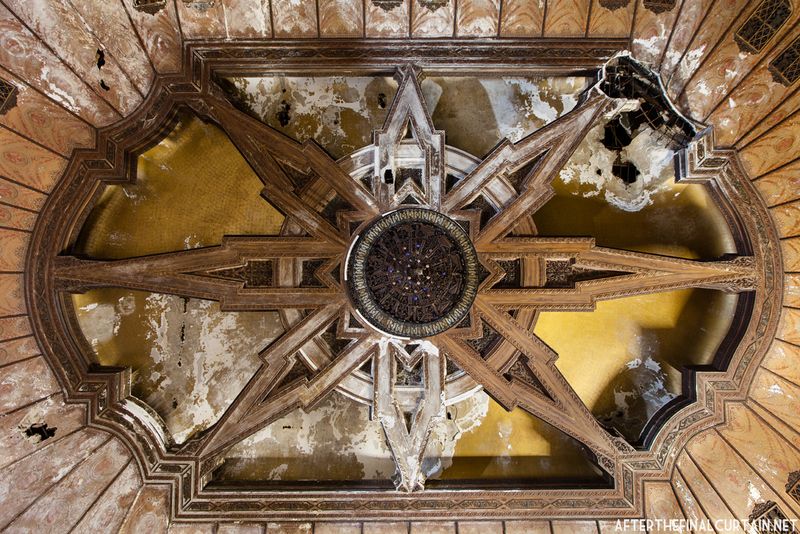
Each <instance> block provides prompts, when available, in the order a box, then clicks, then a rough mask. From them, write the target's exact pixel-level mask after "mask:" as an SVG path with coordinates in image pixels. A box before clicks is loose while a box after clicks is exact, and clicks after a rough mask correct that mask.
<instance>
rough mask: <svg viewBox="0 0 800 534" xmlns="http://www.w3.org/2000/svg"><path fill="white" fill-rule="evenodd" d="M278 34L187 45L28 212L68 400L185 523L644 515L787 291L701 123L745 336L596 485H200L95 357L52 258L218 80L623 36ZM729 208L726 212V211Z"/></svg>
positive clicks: (552, 57) (569, 47)
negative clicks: (732, 253) (738, 263)
mask: <svg viewBox="0 0 800 534" xmlns="http://www.w3.org/2000/svg"><path fill="white" fill-rule="evenodd" d="M584 43H585V44H578V43H575V42H569V41H549V40H548V41H543V42H541V43H530V42H522V41H503V42H502V43H498V42H497V41H493V42H489V41H480V40H479V41H474V42H473V41H452V40H451V41H439V40H429V41H425V42H420V41H415V40H410V41H386V42H383V41H382V42H381V43H375V42H363V41H361V42H351V41H327V40H315V41H302V42H297V41H294V42H291V41H276V42H272V43H267V44H262V43H257V44H256V43H237V44H230V43H214V42H190V43H187V44H186V45H185V48H184V72H183V73H181V74H176V75H167V76H161V77H159V78H157V79H156V81H155V82H154V84H153V87H152V89H151V92H150V94H149V95H148V97H147V99H146V101H145V103H144V104H143V105H142V106H141V107H140V108H139V109H138V110H137V111H136V112H134V113H133V114H131V115H130V116H129V117H127V118H126V119H124V120H122V121H120V122H119V123H117V124H115V125H112V126H110V127H107V128H104V129H101V130H99V131H98V135H97V148H95V149H86V150H77V151H75V153H74V154H73V157H72V159H71V160H70V163H69V165H68V167H67V169H66V171H65V173H64V176H63V177H62V178H61V180H60V181H59V183H58V184H57V185H56V187H55V188H54V190H53V192H52V193H51V195H50V197H49V198H48V200H47V203H46V205H45V206H44V208H43V209H42V212H41V214H40V217H39V219H38V220H37V223H36V226H35V228H34V231H33V234H32V236H31V241H30V246H29V249H28V254H27V258H26V272H27V273H28V276H27V277H26V280H25V284H26V287H25V290H26V301H27V306H28V310H29V312H30V315H31V320H32V323H33V329H34V333H35V336H36V338H37V341H38V343H39V346H40V347H41V349H42V353H43V354H44V355H45V357H46V358H47V360H48V362H49V363H50V365H51V367H52V368H53V370H54V372H55V373H56V375H57V377H58V379H59V381H60V383H61V385H62V388H63V390H64V392H65V397H66V398H67V400H68V402H71V403H83V404H85V405H86V406H87V414H88V415H87V418H88V421H87V422H88V423H89V424H90V425H91V426H94V427H97V428H102V429H104V430H107V431H109V432H111V433H112V434H113V435H115V436H117V437H118V438H120V439H122V440H123V441H124V442H125V443H126V444H127V445H128V447H129V448H130V450H131V451H132V453H133V455H134V456H135V458H136V460H137V463H138V465H139V468H140V472H141V474H142V476H143V478H144V480H145V481H146V482H147V483H150V484H166V485H168V486H169V487H170V490H171V494H172V505H171V506H172V507H171V517H172V518H173V519H180V520H198V521H200V520H215V521H219V520H240V521H241V520H251V519H257V520H307V519H308V518H309V517H314V519H316V520H322V519H344V518H347V519H380V518H388V517H391V516H395V514H397V513H398V512H402V513H403V515H404V518H405V519H408V520H415V519H436V518H448V519H467V518H477V517H480V518H490V517H491V518H505V519H512V518H535V517H550V518H554V517H592V518H598V517H615V518H616V517H640V516H641V515H642V513H643V496H642V495H643V481H644V480H645V479H647V480H652V479H663V480H668V479H669V473H670V471H671V468H672V466H673V464H674V461H675V459H676V457H677V455H678V453H679V452H680V451H681V449H682V448H683V446H684V445H685V444H686V442H687V441H688V440H689V439H691V438H692V437H693V436H694V435H696V434H697V433H698V432H700V431H702V430H705V429H707V428H710V427H712V426H714V425H717V424H719V423H721V422H722V421H723V420H724V405H725V403H726V402H729V401H739V400H742V399H744V398H745V397H746V394H747V389H748V387H749V385H750V383H751V381H752V378H753V375H754V373H755V369H756V367H757V365H758V363H759V362H760V361H761V359H762V358H763V356H764V353H765V352H766V350H767V348H768V347H769V344H770V342H771V340H772V338H773V336H774V333H775V331H776V328H777V322H778V318H779V314H780V306H781V300H782V265H781V254H780V247H779V241H778V235H777V232H776V230H775V228H774V226H773V223H772V221H771V219H770V216H769V214H768V211H767V208H766V206H765V205H764V203H763V201H762V200H761V198H760V196H759V195H758V193H757V191H756V189H755V188H754V187H753V185H752V184H751V183H750V180H749V179H748V177H747V174H746V172H745V171H744V168H743V167H742V165H741V163H740V162H739V159H738V156H737V155H736V153H735V152H734V151H732V150H718V149H715V148H714V143H713V134H712V133H711V132H709V133H707V134H706V135H705V136H704V137H702V138H701V139H700V140H699V141H698V142H697V143H694V144H693V145H692V146H690V148H689V149H688V150H687V151H686V152H685V153H682V154H681V155H680V157H678V158H677V160H676V169H677V176H678V177H679V179H680V180H681V181H684V182H698V183H704V184H706V185H707V187H708V188H709V189H710V191H711V192H712V194H713V195H714V197H715V199H716V200H717V202H718V204H719V205H720V208H721V209H722V211H723V213H724V214H725V216H726V218H727V219H728V222H729V224H730V225H731V228H732V230H733V233H734V235H735V236H736V240H737V246H738V247H740V248H741V250H740V253H748V254H752V255H753V256H754V258H755V261H756V264H757V265H758V266H759V267H760V269H761V273H760V276H759V277H758V280H756V281H755V283H756V284H757V291H756V292H755V295H756V296H755V298H754V299H753V302H752V315H751V316H750V317H749V318H745V319H743V320H742V321H741V322H740V324H738V325H737V327H736V331H737V332H736V333H737V335H739V336H740V342H739V344H738V346H737V347H736V349H735V350H732V351H731V352H732V354H731V356H730V359H729V364H728V368H727V370H726V371H723V372H717V371H714V372H705V371H698V372H697V373H696V374H695V380H696V387H697V398H696V402H694V403H691V404H688V405H686V406H683V407H681V408H680V410H679V411H678V412H677V413H675V414H674V415H673V416H672V417H670V418H669V419H668V420H666V421H665V422H664V423H663V426H661V428H660V429H659V430H658V432H657V433H655V435H654V436H652V439H651V440H650V448H649V450H647V451H638V450H635V449H634V448H633V447H631V446H630V445H628V444H627V443H626V442H625V441H623V440H621V439H620V440H616V441H615V445H616V446H617V448H618V450H619V456H618V461H617V463H616V467H615V472H614V479H615V485H614V487H612V488H604V489H591V488H583V489H561V490H556V489H530V488H526V489H514V490H507V489H483V490H474V489H460V490H448V489H429V490H425V491H424V492H418V493H413V494H402V493H398V492H396V491H388V490H384V489H375V490H347V491H296V490H285V491H275V490H261V489H241V488H231V487H205V483H206V482H207V480H208V477H209V474H210V472H211V471H212V470H213V468H214V467H216V466H215V465H204V464H202V463H201V462H200V461H199V460H197V459H196V458H194V457H193V456H192V455H191V454H190V451H185V450H184V451H181V452H180V453H177V452H175V451H174V449H172V448H171V445H172V444H171V443H169V439H168V438H167V437H166V436H167V435H168V434H167V433H166V431H165V429H164V428H163V427H162V426H160V424H159V423H158V421H159V419H158V417H154V416H153V415H152V414H151V409H150V408H149V407H147V406H146V405H144V403H141V402H139V401H138V400H137V399H135V398H133V397H130V396H129V393H130V370H129V369H119V368H114V369H109V368H97V367H96V366H95V365H93V363H92V361H91V359H90V357H89V355H90V354H91V350H90V348H89V347H88V346H87V345H86V342H85V340H83V338H82V336H81V335H80V330H79V328H78V326H77V324H76V323H75V320H74V318H70V317H69V314H65V313H64V305H65V304H66V301H67V297H66V296H65V295H64V294H63V293H62V292H60V291H59V288H58V287H57V285H56V284H55V282H54V278H53V276H52V274H53V264H54V259H55V258H56V257H57V256H58V255H59V253H60V252H61V250H63V249H64V247H65V246H67V245H68V243H69V242H70V240H71V238H72V236H74V235H75V233H76V232H77V231H78V230H79V229H80V228H81V226H82V224H83V222H84V220H85V217H86V215H87V213H88V211H89V208H90V207H91V206H92V204H93V203H94V202H95V201H96V199H97V198H98V196H99V193H100V192H101V190H102V188H103V186H104V184H107V183H127V182H130V181H132V180H133V177H134V176H135V166H136V155H137V154H138V153H140V152H141V151H143V150H145V149H147V148H148V147H150V146H152V145H153V144H154V143H155V142H157V140H158V139H159V137H160V136H162V135H163V133H164V132H166V131H168V130H169V128H170V126H171V125H172V124H173V121H174V118H175V115H176V113H177V110H178V109H179V108H180V107H190V108H191V109H192V110H194V111H195V112H196V113H197V114H198V115H200V116H201V117H202V116H204V115H205V113H206V112H207V110H208V108H207V106H208V104H207V102H206V100H205V95H208V94H209V92H210V91H211V88H212V86H213V85H214V84H213V83H212V76H213V75H214V74H216V73H219V74H224V75H232V74H236V75H257V74H264V73H270V72H291V73H297V72H304V73H306V74H308V73H330V72H347V73H354V72H364V73H374V72H376V71H383V72H386V71H389V70H393V68H394V67H395V66H397V65H398V64H402V63H404V62H410V61H413V62H417V63H418V64H420V65H421V66H423V67H424V68H425V69H426V70H427V71H428V72H458V73H460V74H464V73H468V72H471V71H477V70H478V69H483V70H490V71H492V72H495V73H501V74H504V73H507V74H516V75H519V74H520V73H521V72H522V73H525V74H539V75H543V74H552V75H555V74H562V75H565V74H575V73H577V72H580V71H581V70H583V71H584V72H585V70H586V69H589V68H596V67H599V66H600V65H601V64H602V63H603V62H604V61H605V60H606V59H607V58H608V57H609V56H611V55H612V54H613V53H614V52H616V51H617V50H618V49H619V48H621V47H623V46H625V44H624V40H597V41H584ZM734 206H735V208H736V209H734Z"/></svg>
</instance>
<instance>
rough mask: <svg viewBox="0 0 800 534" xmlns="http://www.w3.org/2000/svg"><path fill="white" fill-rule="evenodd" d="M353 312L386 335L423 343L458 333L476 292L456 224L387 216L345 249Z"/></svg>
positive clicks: (426, 214)
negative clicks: (448, 332) (449, 332)
mask: <svg viewBox="0 0 800 534" xmlns="http://www.w3.org/2000/svg"><path fill="white" fill-rule="evenodd" d="M347 282H348V287H349V290H350V296H351V298H352V300H353V303H354V305H355V307H356V310H357V311H358V312H359V313H360V314H361V315H362V317H363V318H364V319H366V320H367V321H368V322H369V323H370V324H371V325H373V326H374V327H375V328H377V329H378V330H380V331H382V332H385V333H387V334H390V335H393V336H398V337H406V338H422V337H429V336H434V335H436V334H439V333H441V332H444V331H445V330H447V329H449V328H452V327H453V326H456V325H457V324H458V323H460V322H461V321H462V320H463V319H464V317H466V316H467V314H468V313H469V309H470V307H471V306H472V302H473V300H475V295H476V294H477V290H478V257H477V254H476V253H475V248H474V247H473V246H472V242H471V241H470V238H469V235H468V234H467V232H466V231H465V230H464V228H462V227H461V225H460V224H458V223H457V222H456V221H454V220H453V219H451V218H449V217H447V216H445V215H442V214H441V213H439V212H436V211H433V210H429V209H423V208H403V209H399V210H395V211H392V212H389V213H387V214H385V215H384V216H382V217H380V218H379V219H377V220H376V221H375V222H373V223H372V224H371V225H370V226H368V227H367V228H366V230H364V231H363V232H362V233H361V234H360V235H359V236H358V237H357V238H356V240H355V242H354V243H353V246H352V247H351V248H350V255H349V257H348V262H347Z"/></svg>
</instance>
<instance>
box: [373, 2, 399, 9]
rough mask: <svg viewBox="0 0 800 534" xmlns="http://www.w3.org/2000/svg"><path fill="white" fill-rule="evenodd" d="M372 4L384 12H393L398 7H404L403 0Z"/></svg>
mask: <svg viewBox="0 0 800 534" xmlns="http://www.w3.org/2000/svg"><path fill="white" fill-rule="evenodd" d="M372 3H373V5H376V6H378V7H379V8H381V9H383V10H384V11H391V10H393V9H394V8H396V7H398V6H401V5H403V2H402V0H372Z"/></svg>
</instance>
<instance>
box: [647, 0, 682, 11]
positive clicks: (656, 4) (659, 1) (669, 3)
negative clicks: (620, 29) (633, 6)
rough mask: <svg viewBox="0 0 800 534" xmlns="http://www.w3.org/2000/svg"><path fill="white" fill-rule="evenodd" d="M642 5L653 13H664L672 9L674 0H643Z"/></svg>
mask: <svg viewBox="0 0 800 534" xmlns="http://www.w3.org/2000/svg"><path fill="white" fill-rule="evenodd" d="M644 7H646V8H647V9H649V10H650V11H652V12H653V13H664V12H666V11H672V8H674V7H675V0H644Z"/></svg>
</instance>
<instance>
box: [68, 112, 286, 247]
mask: <svg viewBox="0 0 800 534" xmlns="http://www.w3.org/2000/svg"><path fill="white" fill-rule="evenodd" d="M261 189H262V184H261V181H260V180H259V179H258V177H257V176H256V174H255V173H254V172H253V170H252V169H251V168H250V166H249V165H248V164H247V162H246V161H245V159H244V158H243V157H242V155H241V154H240V153H239V151H238V150H236V148H235V147H234V146H233V144H232V143H231V141H230V140H229V139H228V137H227V135H225V132H223V131H222V130H221V129H220V128H219V127H217V126H216V125H213V124H208V123H204V122H203V121H202V120H200V119H198V118H197V117H194V116H192V115H186V114H185V115H183V116H182V117H181V119H180V120H179V121H178V123H177V125H176V126H175V128H174V129H173V130H172V131H171V132H170V133H169V134H168V135H167V136H166V137H165V138H164V139H163V140H162V141H161V142H160V143H158V144H157V145H155V146H154V147H152V148H150V149H149V150H147V151H146V152H144V153H143V154H142V155H141V156H139V159H138V168H137V180H136V183H135V184H131V185H111V186H107V187H106V189H105V191H104V192H103V193H102V196H101V198H100V200H99V201H98V203H97V204H96V205H95V207H94V208H93V209H92V212H91V213H90V215H89V218H88V220H87V222H86V224H85V225H84V229H83V231H82V233H81V235H80V237H79V239H78V243H77V244H76V248H77V252H78V253H80V254H86V255H88V256H90V257H93V258H102V259H118V258H125V257H133V256H141V255H145V254H158V253H162V252H172V251H177V250H185V249H188V248H195V247H203V246H210V245H216V244H219V243H220V242H221V241H222V237H223V236H225V235H247V234H249V235H270V234H277V233H279V232H280V228H281V225H282V223H283V215H281V214H280V213H279V212H278V211H277V210H275V208H273V207H272V206H271V205H270V204H268V203H267V202H266V200H264V199H263V198H261V196H260V194H261Z"/></svg>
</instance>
